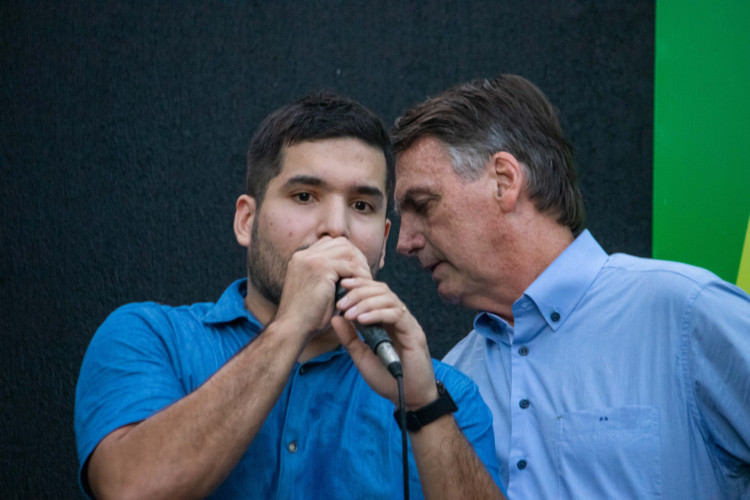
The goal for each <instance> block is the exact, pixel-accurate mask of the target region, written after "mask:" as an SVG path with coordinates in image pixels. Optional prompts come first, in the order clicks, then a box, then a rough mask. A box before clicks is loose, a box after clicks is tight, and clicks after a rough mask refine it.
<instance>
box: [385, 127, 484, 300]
mask: <svg viewBox="0 0 750 500" xmlns="http://www.w3.org/2000/svg"><path fill="white" fill-rule="evenodd" d="M493 186H494V184H493V183H492V182H491V179H490V178H489V177H488V175H487V174H486V173H485V174H483V175H482V176H480V178H479V179H478V180H476V181H474V182H464V181H462V180H461V179H460V178H459V177H458V176H457V175H456V173H455V172H454V170H453V167H452V165H451V158H450V156H449V155H448V153H447V151H446V150H445V148H444V147H443V146H442V144H441V143H440V142H439V141H437V140H436V139H434V138H432V137H423V138H421V139H419V140H417V141H416V142H415V143H414V144H413V145H412V146H411V147H410V148H409V149H407V150H406V151H404V152H403V153H401V154H399V155H398V159H397V168H396V192H395V198H396V206H397V207H398V210H399V212H400V214H401V230H400V232H399V235H398V246H397V249H398V252H399V253H402V254H404V255H410V256H413V257H417V258H418V259H419V262H420V264H421V265H422V268H423V269H425V270H426V271H427V272H429V273H430V274H431V275H432V279H433V281H435V282H436V283H437V286H438V293H439V294H440V296H441V297H442V298H443V299H444V300H446V301H448V302H450V303H460V304H463V305H465V306H467V307H472V304H476V303H477V298H478V297H480V296H481V295H482V294H483V293H484V292H485V291H486V287H487V286H488V285H489V284H490V283H489V282H488V273H487V272H486V271H487V269H486V267H487V262H489V261H490V259H489V256H490V255H496V252H497V248H493V247H494V245H492V244H490V242H491V241H492V240H493V239H494V238H492V237H490V238H487V237H486V236H487V235H486V228H487V227H488V224H487V223H486V222H487V219H486V218H488V217H497V216H498V214H497V210H496V203H495V202H494V198H495V197H494V191H493V189H494V188H493ZM495 225H497V224H495ZM483 264H484V265H483Z"/></svg>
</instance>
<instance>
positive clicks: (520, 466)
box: [516, 460, 528, 470]
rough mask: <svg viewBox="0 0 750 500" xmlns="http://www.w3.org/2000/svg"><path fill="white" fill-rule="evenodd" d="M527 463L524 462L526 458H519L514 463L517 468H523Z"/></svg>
mask: <svg viewBox="0 0 750 500" xmlns="http://www.w3.org/2000/svg"><path fill="white" fill-rule="evenodd" d="M527 465H528V464H527V463H526V460H519V461H518V462H517V463H516V467H518V470H524V469H525V468H526V466H527Z"/></svg>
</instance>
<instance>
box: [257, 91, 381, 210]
mask: <svg viewBox="0 0 750 500" xmlns="http://www.w3.org/2000/svg"><path fill="white" fill-rule="evenodd" d="M344 137H350V138H354V139H360V140H361V141H363V142H365V143H367V144H369V145H370V146H373V147H375V148H378V149H380V150H382V151H383V155H384V156H385V163H386V179H385V187H386V198H387V200H388V204H389V206H390V204H391V200H392V198H393V186H394V183H395V174H394V168H395V166H394V165H395V162H394V157H393V148H392V145H391V140H390V138H389V136H388V132H387V131H386V130H385V127H383V124H382V122H381V121H380V119H379V118H378V117H377V116H376V115H375V114H374V113H373V112H372V111H370V110H369V109H367V108H366V107H364V106H362V105H361V104H359V103H357V102H355V101H352V100H351V99H348V98H346V97H342V96H339V95H336V94H332V93H330V92H316V93H312V94H308V95H307V96H305V97H303V98H301V99H299V100H297V101H295V102H293V103H291V104H287V105H286V106H283V107H281V108H279V109H278V110H276V111H274V112H273V113H271V114H270V115H268V117H266V119H265V120H263V122H262V123H261V124H260V125H259V126H258V129H257V130H256V132H255V134H254V135H253V138H252V140H251V142H250V148H249V150H248V152H247V191H246V192H247V194H248V195H250V196H252V197H253V198H255V200H256V202H257V204H258V206H260V205H261V204H262V203H263V196H264V195H265V192H266V187H267V186H268V182H269V181H270V180H271V179H273V178H274V177H276V176H277V175H278V174H279V171H280V170H281V163H282V157H283V155H284V148H286V147H289V146H293V145H295V144H299V143H300V142H303V141H317V140H322V139H334V138H344Z"/></svg>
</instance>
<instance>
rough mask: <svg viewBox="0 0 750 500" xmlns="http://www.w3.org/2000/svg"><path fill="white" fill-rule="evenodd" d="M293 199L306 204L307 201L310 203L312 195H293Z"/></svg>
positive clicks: (303, 193)
mask: <svg viewBox="0 0 750 500" xmlns="http://www.w3.org/2000/svg"><path fill="white" fill-rule="evenodd" d="M294 199H295V200H297V201H299V202H302V203H307V202H309V201H312V195H311V194H310V193H305V192H302V193H296V194H295V195H294Z"/></svg>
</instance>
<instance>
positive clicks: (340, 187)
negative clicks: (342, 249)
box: [248, 138, 390, 304]
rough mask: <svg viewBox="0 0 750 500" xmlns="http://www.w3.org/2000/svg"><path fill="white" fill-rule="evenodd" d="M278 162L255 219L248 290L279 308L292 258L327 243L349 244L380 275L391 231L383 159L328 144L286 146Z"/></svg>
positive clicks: (339, 141)
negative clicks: (251, 288) (340, 241)
mask: <svg viewBox="0 0 750 500" xmlns="http://www.w3.org/2000/svg"><path fill="white" fill-rule="evenodd" d="M281 163H282V164H281V170H280V172H279V174H278V175H277V176H276V177H274V178H273V179H271V181H270V182H269V183H268V186H267V188H266V193H265V196H264V198H263V203H262V205H261V206H260V207H259V208H258V210H257V211H256V213H255V216H254V219H253V227H252V236H251V243H250V246H249V250H248V268H249V274H250V283H251V284H252V285H253V286H254V287H255V288H256V289H257V290H258V292H260V293H261V294H262V295H263V296H264V297H265V298H266V299H267V300H269V301H270V302H272V303H274V304H278V303H279V300H280V298H281V291H282V289H283V285H284V279H285V277H286V268H287V263H288V262H289V259H290V258H291V256H292V254H293V253H294V252H296V251H297V250H300V249H302V248H306V247H308V246H310V245H312V244H313V243H315V242H316V241H317V240H318V239H320V238H321V237H323V236H331V237H334V238H335V237H338V236H344V237H346V238H348V239H349V240H350V241H351V242H352V243H353V244H354V245H355V246H356V247H357V248H358V249H359V250H360V251H361V252H362V253H363V254H364V255H365V257H366V258H367V261H368V262H369V264H370V269H371V270H372V274H373V276H375V274H376V273H377V270H378V269H380V268H381V267H383V264H384V257H385V240H386V238H387V236H388V231H389V229H390V221H389V220H387V219H386V216H385V215H386V206H387V203H386V202H387V200H386V194H385V177H386V165H385V156H384V154H383V152H382V151H381V150H380V149H377V148H375V147H372V146H370V145H368V144H366V143H365V142H363V141H361V140H358V139H353V138H335V139H324V140H320V141H306V142H301V143H299V144H295V145H293V146H289V147H286V148H285V149H284V152H283V157H282V162H281Z"/></svg>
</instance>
